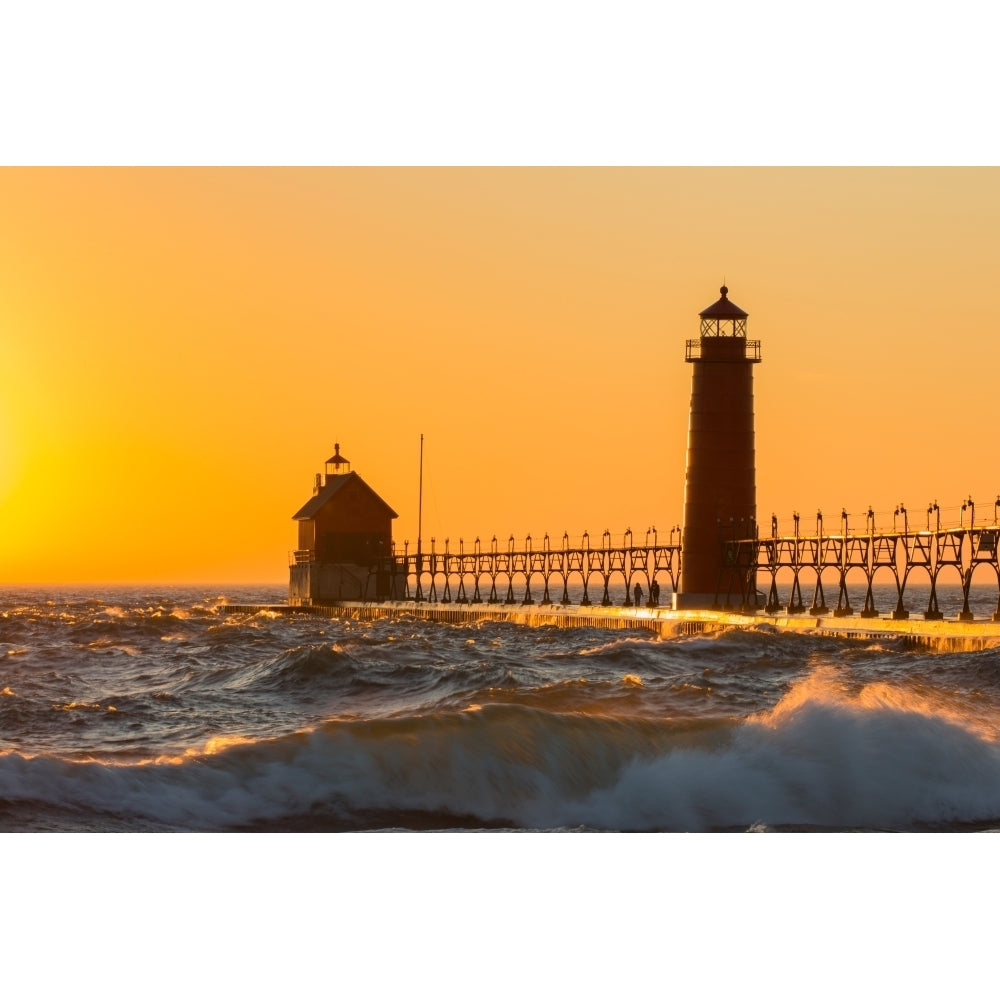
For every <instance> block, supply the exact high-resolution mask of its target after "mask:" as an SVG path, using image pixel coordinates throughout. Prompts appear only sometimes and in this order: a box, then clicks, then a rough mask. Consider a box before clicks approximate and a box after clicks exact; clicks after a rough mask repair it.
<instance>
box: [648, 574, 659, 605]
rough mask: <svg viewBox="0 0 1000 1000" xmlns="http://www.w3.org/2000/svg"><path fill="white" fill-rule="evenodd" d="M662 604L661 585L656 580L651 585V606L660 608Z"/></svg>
mask: <svg viewBox="0 0 1000 1000" xmlns="http://www.w3.org/2000/svg"><path fill="white" fill-rule="evenodd" d="M659 604H660V585H659V584H658V583H657V582H656V581H655V580H654V581H653V582H652V583H651V584H650V585H649V606H650V607H651V608H655V607H658V606H659Z"/></svg>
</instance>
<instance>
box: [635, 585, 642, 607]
mask: <svg viewBox="0 0 1000 1000" xmlns="http://www.w3.org/2000/svg"><path fill="white" fill-rule="evenodd" d="M641 604H642V587H640V586H639V584H636V585H635V606H636V607H639V605H641Z"/></svg>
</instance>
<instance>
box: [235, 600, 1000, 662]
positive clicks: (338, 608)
mask: <svg viewBox="0 0 1000 1000" xmlns="http://www.w3.org/2000/svg"><path fill="white" fill-rule="evenodd" d="M219 607H220V610H221V611H222V612H224V613H226V614H241V613H246V614H256V613H259V612H262V611H263V612H270V613H274V614H283V615H284V614H287V615H296V614H301V615H314V616H318V617H323V618H352V619H355V620H359V621H375V620H378V619H385V618H405V617H410V618H420V619H424V620H427V621H436V622H446V623H447V622H451V623H467V622H477V621H505V622H511V623H514V624H519V625H529V626H541V625H549V626H556V627H558V628H604V629H639V630H643V631H647V632H653V633H655V634H656V635H659V636H664V637H670V636H678V635H697V634H700V633H706V632H720V631H724V630H726V629H760V628H770V629H774V630H775V631H777V632H784V633H797V634H804V635H823V636H836V637H841V638H854V639H869V640H871V639H902V640H903V641H905V642H908V643H912V644H914V645H919V646H926V647H930V648H936V649H943V650H963V649H968V650H975V649H986V648H990V647H993V646H1000V622H994V621H988V620H981V621H957V620H955V619H939V620H925V619H916V618H910V619H904V620H894V619H892V618H887V617H886V618H863V619H862V618H856V619H849V618H842V617H835V616H834V615H808V616H805V615H787V614H768V613H766V612H759V613H757V614H741V613H739V612H731V611H701V610H688V611H675V610H673V609H670V608H635V607H631V608H625V607H582V606H573V605H571V606H568V607H567V606H560V605H530V606H524V605H520V606H513V607H512V606H508V605H495V604H452V603H449V604H443V603H437V602H427V601H422V602H416V601H383V602H380V603H369V602H361V601H342V602H339V603H337V604H331V605H322V606H313V607H292V606H291V605H287V604H221V605H220V606H219Z"/></svg>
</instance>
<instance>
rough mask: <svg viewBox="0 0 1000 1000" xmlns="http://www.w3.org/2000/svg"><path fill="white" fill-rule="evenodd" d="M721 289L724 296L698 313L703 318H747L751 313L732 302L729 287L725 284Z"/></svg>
mask: <svg viewBox="0 0 1000 1000" xmlns="http://www.w3.org/2000/svg"><path fill="white" fill-rule="evenodd" d="M719 291H720V292H721V293H722V297H721V298H720V299H719V300H718V302H713V303H712V304H711V305H710V306H709V307H708V308H707V309H703V310H702V311H701V312H700V313H699V314H698V315H699V316H701V318H702V319H746V318H747V316H749V315H750V314H749V313H747V312H744V311H743V310H742V309H741V308H740V307H739V306H738V305H736V303H735V302H730V301H729V299H728V298H727V296H728V295H729V289H728V288H726V286H725V285H723V286H722V287H721V288H720V289H719Z"/></svg>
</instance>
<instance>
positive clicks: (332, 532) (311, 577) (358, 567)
mask: <svg viewBox="0 0 1000 1000" xmlns="http://www.w3.org/2000/svg"><path fill="white" fill-rule="evenodd" d="M293 517H294V519H295V520H296V521H298V522H299V547H298V549H297V551H296V552H295V558H294V562H293V563H292V565H291V566H290V567H289V585H288V602H289V604H292V605H296V606H303V605H312V604H328V603H330V602H332V601H341V600H343V601H357V600H376V599H383V598H386V597H391V596H393V595H392V593H391V590H392V583H391V578H390V575H389V574H388V573H386V572H383V571H380V570H379V567H380V564H383V565H384V563H385V561H386V557H388V556H390V555H391V554H392V519H393V518H394V517H398V515H397V514H396V512H395V511H394V510H393V509H392V508H391V507H390V506H389V505H388V504H387V503H386V502H385V501H384V500H383V499H382V498H381V497H380V496H379V495H378V494H377V493H376V492H375V491H374V490H373V489H372V488H371V487H370V486H369V485H368V484H367V483H366V482H365V481H364V480H363V479H362V478H361V477H360V476H359V475H358V474H357V473H356V472H351V464H350V462H348V461H347V459H346V458H344V457H343V455H341V454H340V445H339V444H335V445H334V446H333V454H332V455H331V456H330V457H329V458H328V459H327V460H326V469H325V474H324V475H321V474H320V473H317V474H316V483H315V486H314V487H313V496H312V499H311V500H309V502H308V503H306V504H305V505H304V506H303V507H302V509H301V510H299V511H298V512H297V513H296V514H295V515H293Z"/></svg>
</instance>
